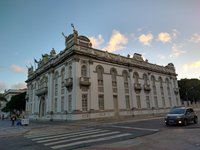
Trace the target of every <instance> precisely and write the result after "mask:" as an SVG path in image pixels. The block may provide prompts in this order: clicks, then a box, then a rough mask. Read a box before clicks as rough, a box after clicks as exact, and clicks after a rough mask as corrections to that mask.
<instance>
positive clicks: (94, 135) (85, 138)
mask: <svg viewBox="0 0 200 150" xmlns="http://www.w3.org/2000/svg"><path fill="white" fill-rule="evenodd" d="M131 135H132V134H131V133H124V132H121V131H113V130H108V129H95V128H86V129H82V130H77V131H68V132H60V133H44V134H40V135H39V134H37V135H26V136H25V137H26V138H28V139H31V140H32V141H34V142H36V143H38V144H42V145H44V146H47V147H50V148H52V149H65V150H67V149H75V148H80V147H85V146H89V145H94V144H98V143H101V142H108V141H109V140H110V141H111V140H121V139H122V138H128V137H130V136H131Z"/></svg>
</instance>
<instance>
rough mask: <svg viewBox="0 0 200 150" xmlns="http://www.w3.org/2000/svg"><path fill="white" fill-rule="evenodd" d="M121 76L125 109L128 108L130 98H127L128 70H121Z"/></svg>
mask: <svg viewBox="0 0 200 150" xmlns="http://www.w3.org/2000/svg"><path fill="white" fill-rule="evenodd" d="M122 75H123V78H124V90H125V103H126V109H130V98H129V84H128V78H129V76H128V72H127V71H126V70H124V71H123V72H122Z"/></svg>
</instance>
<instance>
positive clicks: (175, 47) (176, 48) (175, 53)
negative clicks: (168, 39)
mask: <svg viewBox="0 0 200 150" xmlns="http://www.w3.org/2000/svg"><path fill="white" fill-rule="evenodd" d="M181 48H182V46H181V45H177V44H173V45H172V53H171V54H170V56H169V57H170V58H176V57H178V56H180V55H181V54H184V53H186V51H183V50H181Z"/></svg>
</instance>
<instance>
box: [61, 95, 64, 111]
mask: <svg viewBox="0 0 200 150" xmlns="http://www.w3.org/2000/svg"><path fill="white" fill-rule="evenodd" d="M64 106H65V105H64V96H62V97H61V112H64Z"/></svg>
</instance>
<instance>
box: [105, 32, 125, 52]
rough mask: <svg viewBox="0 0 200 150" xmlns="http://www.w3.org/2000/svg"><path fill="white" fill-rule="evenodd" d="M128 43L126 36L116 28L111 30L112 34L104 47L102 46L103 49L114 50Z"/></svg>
mask: <svg viewBox="0 0 200 150" xmlns="http://www.w3.org/2000/svg"><path fill="white" fill-rule="evenodd" d="M127 43H128V38H127V37H126V36H125V35H123V34H121V33H120V32H119V31H117V30H113V32H112V36H111V38H110V40H109V42H108V43H107V45H106V47H105V48H103V49H104V50H106V51H108V52H114V51H116V50H122V49H124V48H125V45H126V44H127Z"/></svg>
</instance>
